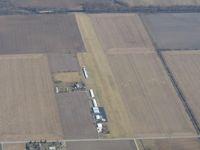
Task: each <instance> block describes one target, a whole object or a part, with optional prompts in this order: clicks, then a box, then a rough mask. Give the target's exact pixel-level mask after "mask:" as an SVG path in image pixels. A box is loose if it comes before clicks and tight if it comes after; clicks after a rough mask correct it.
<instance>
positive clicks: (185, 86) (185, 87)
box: [163, 51, 200, 124]
mask: <svg viewBox="0 0 200 150" xmlns="http://www.w3.org/2000/svg"><path fill="white" fill-rule="evenodd" d="M163 55H164V58H165V59H166V62H167V65H168V66H169V68H170V70H171V72H172V74H173V76H174V78H175V80H176V82H177V84H178V86H179V88H180V89H181V91H182V92H183V95H184V97H185V99H186V100H187V102H188V104H189V106H190V108H191V109H192V112H193V113H194V116H195V117H196V119H197V121H198V123H199V124H200V109H199V108H200V101H199V97H200V93H199V90H198V89H199V88H200V67H199V66H200V52H199V51H174V52H164V53H163Z"/></svg>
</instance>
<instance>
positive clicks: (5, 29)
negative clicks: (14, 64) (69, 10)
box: [0, 14, 84, 54]
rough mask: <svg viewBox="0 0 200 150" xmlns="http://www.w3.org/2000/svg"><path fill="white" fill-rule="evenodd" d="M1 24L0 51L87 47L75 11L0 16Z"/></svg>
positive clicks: (57, 50) (67, 50)
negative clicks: (69, 12) (72, 12)
mask: <svg viewBox="0 0 200 150" xmlns="http://www.w3.org/2000/svg"><path fill="white" fill-rule="evenodd" d="M0 26H1V28H0V45H1V46H0V49H1V50H0V54H8V53H11V54H15V53H47V52H54V53H77V52H80V51H84V45H83V42H82V39H81V36H80V33H79V30H78V28H77V24H76V21H75V18H74V15H73V14H69V15H28V16H15V15H13V16H0ZM24 43H25V44H24Z"/></svg>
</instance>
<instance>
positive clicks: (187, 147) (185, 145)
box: [137, 138, 200, 150]
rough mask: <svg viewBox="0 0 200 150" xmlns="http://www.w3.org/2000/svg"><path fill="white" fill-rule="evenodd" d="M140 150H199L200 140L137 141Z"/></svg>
mask: <svg viewBox="0 0 200 150" xmlns="http://www.w3.org/2000/svg"><path fill="white" fill-rule="evenodd" d="M137 144H138V146H139V149H140V150H146V149H147V150H199V149H200V140H199V139H197V138H190V139H156V140H137Z"/></svg>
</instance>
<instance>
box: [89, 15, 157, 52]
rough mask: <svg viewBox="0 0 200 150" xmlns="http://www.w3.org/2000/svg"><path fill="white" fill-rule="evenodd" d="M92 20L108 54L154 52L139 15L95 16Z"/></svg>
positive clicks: (92, 16) (91, 16)
mask: <svg viewBox="0 0 200 150" xmlns="http://www.w3.org/2000/svg"><path fill="white" fill-rule="evenodd" d="M90 18H91V21H92V24H93V27H94V29H95V32H96V34H97V37H98V39H99V40H100V43H101V46H102V47H103V49H104V50H105V51H106V52H107V53H115V52H118V53H120V52H121V53H126V52H131V51H132V52H141V51H152V50H153V46H152V43H151V40H150V38H149V36H148V34H147V33H146V31H145V29H144V27H143V25H142V22H141V20H140V18H139V16H138V15H137V14H94V15H90Z"/></svg>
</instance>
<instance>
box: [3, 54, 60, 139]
mask: <svg viewBox="0 0 200 150" xmlns="http://www.w3.org/2000/svg"><path fill="white" fill-rule="evenodd" d="M0 72H1V75H0V82H1V85H0V89H1V90H0V91H1V92H0V97H2V98H1V99H0V103H1V105H0V122H1V128H0V141H4V140H34V139H38V140H39V139H41V138H42V139H44V138H45V139H61V138H62V129H61V124H60V120H59V114H58V110H57V106H56V101H55V97H54V94H53V87H52V81H51V75H50V73H49V72H50V71H49V67H48V60H47V57H46V56H45V55H42V54H35V55H2V56H0ZM11 110H12V111H11Z"/></svg>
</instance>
